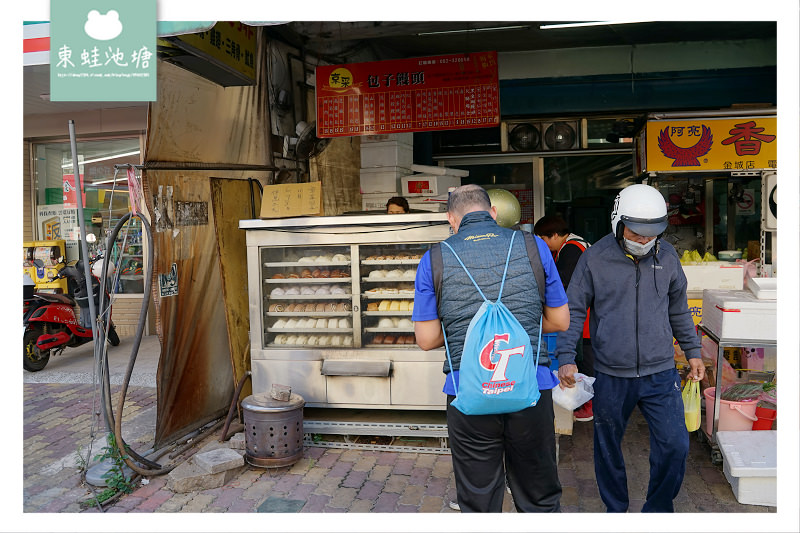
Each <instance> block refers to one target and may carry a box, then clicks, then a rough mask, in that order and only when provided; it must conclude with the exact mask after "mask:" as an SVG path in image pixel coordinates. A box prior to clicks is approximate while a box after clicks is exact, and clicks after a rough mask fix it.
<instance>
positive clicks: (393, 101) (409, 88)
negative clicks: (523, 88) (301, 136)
mask: <svg viewBox="0 0 800 533" xmlns="http://www.w3.org/2000/svg"><path fill="white" fill-rule="evenodd" d="M316 78H317V85H316V91H317V136H318V137H351V136H356V135H373V134H382V133H399V132H410V131H434V130H450V129H461V128H480V127H489V126H497V125H499V124H500V97H499V90H498V76H497V52H479V53H473V54H454V55H446V56H434V57H418V58H412V59H397V60H389V61H373V62H368V63H353V64H347V65H327V66H321V67H317V70H316Z"/></svg>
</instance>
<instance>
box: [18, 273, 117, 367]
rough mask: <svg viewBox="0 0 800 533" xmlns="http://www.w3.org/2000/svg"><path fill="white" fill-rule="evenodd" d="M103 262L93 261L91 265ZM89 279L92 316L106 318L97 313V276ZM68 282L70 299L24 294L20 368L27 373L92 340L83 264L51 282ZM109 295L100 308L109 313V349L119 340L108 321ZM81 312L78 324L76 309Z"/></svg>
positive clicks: (110, 322)
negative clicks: (52, 357)
mask: <svg viewBox="0 0 800 533" xmlns="http://www.w3.org/2000/svg"><path fill="white" fill-rule="evenodd" d="M100 259H102V258H101V257H98V258H96V259H95V260H94V261H92V263H93V264H94V263H95V262H96V261H98V260H100ZM34 265H36V267H38V268H42V267H43V266H44V263H43V262H42V261H41V260H39V259H36V260H34ZM90 277H91V278H92V296H93V298H94V305H95V312H96V313H97V314H98V316H106V314H104V313H105V310H101V309H100V280H99V279H98V277H97V276H96V275H94V274H93V275H91V276H90ZM60 278H67V280H68V281H67V285H68V287H69V289H70V291H69V292H70V293H71V294H72V295H73V296H68V295H66V294H52V293H42V292H37V293H33V292H31V293H30V294H29V293H25V294H23V326H24V329H23V337H22V343H23V347H22V356H23V357H22V366H23V368H24V369H25V370H27V371H28V372H38V371H39V370H42V369H43V368H44V367H45V366H46V365H47V362H48V361H49V360H50V354H51V352H53V353H54V354H55V355H57V354H60V353H61V352H63V351H64V348H67V347H75V346H80V345H82V344H86V343H87V342H89V341H91V340H92V326H91V314H90V312H89V291H88V290H87V283H86V278H85V277H84V273H83V262H82V261H78V262H76V263H74V264H69V265H67V266H65V267H64V268H62V269H61V270H60V271H59V273H58V274H57V275H56V276H55V277H54V278H53V279H60ZM110 302H111V301H110V299H109V294H108V291H105V298H104V300H103V304H104V306H105V308H107V309H108V313H107V316H109V324H108V337H107V338H108V342H109V343H110V344H111V345H112V346H117V345H119V336H118V335H117V331H116V329H115V328H114V323H113V322H112V321H111V319H110V315H111V307H110ZM76 305H77V306H78V307H79V308H80V320H79V319H78V315H77V314H76V312H75V306H76ZM97 327H103V328H104V327H105V321H102V320H101V321H100V322H98V326H97Z"/></svg>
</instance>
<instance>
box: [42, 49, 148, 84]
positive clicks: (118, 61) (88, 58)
mask: <svg viewBox="0 0 800 533" xmlns="http://www.w3.org/2000/svg"><path fill="white" fill-rule="evenodd" d="M152 58H153V53H152V52H151V51H150V50H148V49H147V47H146V46H142V47H141V48H140V49H139V50H132V51H131V52H130V54H129V55H125V52H123V51H122V50H120V49H119V48H117V49H116V50H115V49H112V48H111V47H110V46H109V47H108V49H107V50H104V51H103V53H102V57H101V54H100V50H99V49H98V48H97V47H96V46H95V47H93V48H92V49H91V50H87V49H85V48H84V49H83V50H82V51H81V52H80V59H79V60H78V59H76V61H79V64H80V65H81V66H86V67H88V68H90V69H92V68H97V67H104V66H108V65H109V64H110V63H113V64H114V65H115V66H117V67H130V69H128V70H129V72H115V73H108V72H106V73H98V74H97V75H96V76H97V77H131V78H132V77H143V78H146V77H149V76H150V73H149V72H146V70H147V69H148V68H149V67H150V61H151V60H152ZM72 59H73V57H72V49H71V48H70V47H69V46H67V45H63V46H61V48H59V49H58V63H57V64H56V67H55V68H56V69H63V71H59V72H58V76H59V77H65V76H67V77H69V76H72V77H81V78H89V77H92V76H95V75H94V74H91V73H89V72H75V71H74V68H75V63H73V62H72ZM143 71H144V72H143Z"/></svg>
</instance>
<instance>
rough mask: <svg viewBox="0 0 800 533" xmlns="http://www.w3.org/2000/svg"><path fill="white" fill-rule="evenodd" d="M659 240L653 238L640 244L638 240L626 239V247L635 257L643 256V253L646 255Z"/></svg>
mask: <svg viewBox="0 0 800 533" xmlns="http://www.w3.org/2000/svg"><path fill="white" fill-rule="evenodd" d="M657 240H658V239H653V240H652V241H650V242H648V243H646V244H640V243H638V242H636V241H631V240H628V239H625V249H626V250H627V251H628V253H629V254H631V255H633V256H635V257H642V256H643V255H646V254H647V252H649V251H650V250H651V249H652V248H653V245H655V243H656V241H657Z"/></svg>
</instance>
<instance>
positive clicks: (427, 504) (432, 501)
mask: <svg viewBox="0 0 800 533" xmlns="http://www.w3.org/2000/svg"><path fill="white" fill-rule="evenodd" d="M444 505H445V501H444V498H441V497H437V496H427V495H426V496H423V497H422V505H420V508H419V512H420V513H441V512H442V509H443V508H444Z"/></svg>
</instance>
